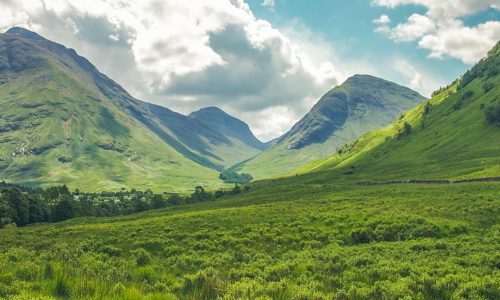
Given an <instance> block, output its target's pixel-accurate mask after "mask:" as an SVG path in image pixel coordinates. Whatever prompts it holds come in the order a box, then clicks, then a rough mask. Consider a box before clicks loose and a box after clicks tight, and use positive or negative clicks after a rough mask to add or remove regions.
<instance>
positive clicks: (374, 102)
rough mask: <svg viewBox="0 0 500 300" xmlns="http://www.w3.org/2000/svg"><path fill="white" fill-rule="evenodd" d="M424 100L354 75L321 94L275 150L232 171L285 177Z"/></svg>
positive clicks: (405, 90)
mask: <svg viewBox="0 0 500 300" xmlns="http://www.w3.org/2000/svg"><path fill="white" fill-rule="evenodd" d="M424 100H425V98H424V97H423V96H421V95H420V94H418V93H417V92H415V91H412V90H410V89H408V88H406V87H403V86H400V85H397V84H395V83H392V82H390V81H387V80H383V79H380V78H377V77H373V76H368V75H355V76H353V77H351V78H349V79H347V80H346V81H345V82H344V83H343V84H342V85H340V86H338V87H335V88H334V89H332V90H331V91H329V92H328V93H326V94H325V95H324V96H323V97H322V98H321V99H320V100H319V101H318V102H317V103H316V105H314V107H313V108H312V109H311V111H310V112H309V113H307V114H306V115H305V116H304V117H303V118H302V119H301V120H300V121H299V122H298V123H296V124H295V125H294V126H293V127H292V129H291V130H290V131H289V132H287V133H286V134H285V135H283V136H282V137H280V138H279V139H278V140H277V141H276V143H275V145H274V146H272V147H270V148H269V149H268V150H266V151H264V152H263V153H261V154H259V155H257V156H256V157H255V158H252V159H250V160H248V161H246V162H243V163H241V164H239V165H236V166H235V167H233V169H234V170H235V171H237V172H244V173H250V174H251V175H252V176H254V177H255V178H267V177H272V176H276V175H279V174H283V173H287V172H289V171H291V170H293V169H295V168H297V167H299V166H301V165H304V164H306V163H308V162H310V161H312V160H318V159H324V158H326V157H328V156H330V155H332V154H333V153H335V151H336V149H337V147H339V146H341V145H344V144H345V143H347V142H350V141H353V140H355V139H356V138H357V137H359V136H360V135H362V134H364V133H366V132H368V131H370V130H373V129H376V128H379V127H381V126H386V125H388V124H390V123H391V122H392V121H394V120H395V119H396V118H397V117H399V116H400V114H401V113H402V112H403V111H405V110H407V109H409V108H411V107H414V106H415V105H417V104H419V103H421V102H422V101H424Z"/></svg>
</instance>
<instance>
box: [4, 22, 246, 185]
mask: <svg viewBox="0 0 500 300" xmlns="http://www.w3.org/2000/svg"><path fill="white" fill-rule="evenodd" d="M0 108H1V109H0V115H1V119H0V178H1V179H2V180H8V181H13V182H20V183H24V184H42V185H43V184H51V183H58V184H62V183H65V184H69V185H72V186H75V187H76V186H78V187H79V188H83V189H92V190H95V189H102V188H106V189H111V188H120V187H138V188H146V187H151V188H159V187H161V188H162V189H168V190H179V189H180V190H186V189H188V188H189V189H191V188H192V187H193V186H195V185H200V184H201V185H211V186H217V185H220V184H221V183H220V181H219V180H218V172H217V171H216V170H214V169H222V168H224V166H225V165H228V164H229V163H232V161H230V162H226V161H225V160H224V158H223V156H222V155H217V153H216V151H215V150H217V149H218V148H224V146H225V147H228V148H230V149H231V148H232V141H231V140H230V139H229V138H227V137H225V136H224V135H223V134H220V133H217V132H215V131H214V130H211V128H210V127H208V126H207V125H206V124H203V123H202V122H198V121H196V120H194V119H192V118H189V117H187V116H183V115H180V114H177V113H174V112H172V111H170V110H168V109H166V108H162V107H159V106H154V105H151V104H147V103H144V102H141V101H138V100H136V99H134V98H132V97H131V96H130V95H129V94H128V93H127V92H126V91H125V90H124V89H123V88H122V87H120V86H119V85H118V84H116V83H115V82H114V81H112V80H111V79H109V78H108V77H106V76H105V75H103V74H102V73H100V72H99V71H98V70H97V69H96V68H95V67H94V66H93V65H92V64H91V63H90V62H89V61H87V60H86V59H85V58H83V57H80V56H78V55H77V54H76V52H75V51H74V50H72V49H67V48H65V47H64V46H62V45H60V44H57V43H54V42H51V41H49V40H46V39H44V38H43V37H41V36H39V35H37V34H36V33H33V32H31V31H28V30H25V29H22V28H13V29H11V30H9V31H8V32H7V33H4V34H2V35H0ZM217 147H218V148H217ZM249 147H250V146H249ZM212 148H214V149H215V150H212ZM249 155H253V153H252V154H249Z"/></svg>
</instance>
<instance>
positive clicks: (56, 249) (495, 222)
mask: <svg viewBox="0 0 500 300" xmlns="http://www.w3.org/2000/svg"><path fill="white" fill-rule="evenodd" d="M291 187H293V188H291ZM499 190H500V183H470V184H453V185H385V186H370V187H363V186H357V185H352V184H350V183H348V182H342V181H337V182H336V183H331V182H330V183H329V184H317V183H307V178H302V177H296V178H290V179H282V180H275V181H264V182H258V183H257V184H256V185H255V184H254V186H253V187H252V189H251V190H250V191H249V192H246V193H244V194H241V195H239V196H228V197H224V198H221V199H220V200H217V201H211V202H205V203H199V204H193V205H186V206H178V207H175V208H167V209H163V210H156V211H149V212H145V213H140V214H135V215H129V216H124V217H114V218H79V219H73V220H70V221H66V222H62V223H57V224H40V225H35V226H30V227H25V228H17V229H16V228H7V229H3V230H0V250H1V254H0V265H1V266H2V268H1V270H0V298H15V297H17V299H29V298H30V297H36V299H40V297H42V296H45V297H46V298H47V299H52V298H68V297H71V298H78V299H175V298H180V299H214V298H217V297H220V298H226V299H240V298H243V299H395V298H405V299H406V298H407V299H462V298H467V299H495V298H496V297H497V296H498V295H500V272H499V262H500V254H499V253H500V235H499V233H500V231H499V230H500V225H499V216H500V202H499V199H498V194H499ZM42 299H43V298H42Z"/></svg>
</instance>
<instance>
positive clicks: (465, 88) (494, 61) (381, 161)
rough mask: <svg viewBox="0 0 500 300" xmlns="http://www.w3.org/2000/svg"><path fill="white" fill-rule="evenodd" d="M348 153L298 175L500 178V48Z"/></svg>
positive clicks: (350, 147) (345, 149)
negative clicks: (313, 173) (308, 173)
mask: <svg viewBox="0 0 500 300" xmlns="http://www.w3.org/2000/svg"><path fill="white" fill-rule="evenodd" d="M342 148H343V151H342V153H341V154H338V155H335V156H332V157H331V158H329V159H327V160H324V161H318V162H315V163H311V164H310V165H308V166H305V167H302V168H301V169H299V170H296V171H294V173H295V172H297V173H303V172H311V171H315V175H314V176H325V178H326V177H328V178H330V179H331V178H332V177H334V176H338V177H345V176H349V177H358V178H359V180H367V179H369V180H372V181H387V180H396V179H398V180H400V179H423V180H425V179H469V178H483V177H499V176H500V42H499V43H498V44H497V45H496V46H495V47H494V48H493V49H492V50H491V51H490V52H489V54H488V56H487V57H486V58H485V59H482V60H481V61H480V62H479V63H478V64H477V65H475V66H474V67H473V68H472V69H471V70H470V71H468V72H466V73H465V75H464V76H463V77H461V78H459V79H457V80H456V81H454V82H453V83H451V84H450V85H449V86H448V87H445V88H443V89H441V90H439V91H437V92H436V93H435V94H434V96H433V97H432V98H431V99H430V100H429V101H428V102H425V103H422V104H421V105H419V106H417V107H416V108H414V109H412V110H410V111H408V112H405V113H404V117H403V118H401V119H400V120H397V121H396V122H394V123H392V124H390V125H389V126H387V127H384V128H380V129H377V130H374V131H372V132H370V133H367V134H365V135H363V136H361V137H360V138H359V139H357V140H356V141H355V142H353V143H350V144H348V145H345V146H344V147H342ZM346 174H348V175H346Z"/></svg>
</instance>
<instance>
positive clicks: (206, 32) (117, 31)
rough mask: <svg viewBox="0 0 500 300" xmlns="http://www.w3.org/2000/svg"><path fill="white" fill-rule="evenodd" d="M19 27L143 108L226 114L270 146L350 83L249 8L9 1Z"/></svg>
mask: <svg viewBox="0 0 500 300" xmlns="http://www.w3.org/2000/svg"><path fill="white" fill-rule="evenodd" d="M264 4H266V5H272V4H274V1H265V2H264ZM12 26H24V27H28V28H30V29H34V30H36V31H37V32H39V33H40V34H42V35H44V36H46V37H47V38H50V39H52V40H55V41H56V42H60V43H63V44H65V45H67V46H68V47H73V48H75V49H77V51H78V52H79V53H80V54H82V55H84V56H86V57H88V58H89V59H90V60H91V61H92V62H93V63H95V64H96V65H97V66H98V67H99V69H101V70H102V71H103V72H104V73H106V74H108V75H109V76H110V77H112V78H113V79H116V80H117V81H118V82H119V83H121V84H123V85H124V87H125V88H126V89H127V90H129V91H131V92H132V93H133V94H135V95H136V96H139V97H140V98H143V100H148V101H153V102H156V103H159V104H162V105H165V106H167V107H169V108H173V109H175V110H180V111H181V112H185V113H187V112H189V111H192V110H195V109H197V108H199V107H202V106H209V105H216V106H220V107H222V108H225V109H227V110H228V111H231V112H236V116H238V117H243V118H244V120H245V121H247V122H249V123H250V125H251V127H252V128H253V129H254V130H255V131H256V132H257V133H259V136H261V137H264V136H265V137H268V136H269V135H268V134H266V133H265V132H267V131H268V129H269V130H270V131H272V132H274V133H277V132H282V131H283V130H286V129H287V128H289V127H290V126H291V125H293V122H294V121H296V119H298V118H299V116H300V115H302V114H304V113H305V112H306V111H307V109H308V107H307V105H305V104H304V103H305V102H304V99H306V98H310V97H319V96H320V95H321V94H322V93H323V92H325V91H327V90H328V89H330V88H331V87H333V86H334V85H336V84H337V83H338V82H339V80H340V77H341V76H340V74H339V72H338V71H337V69H336V68H335V67H334V65H333V64H332V63H331V62H330V61H329V60H328V59H325V60H320V59H318V58H317V57H311V56H309V55H307V54H306V52H304V50H303V49H302V48H301V47H300V43H297V42H296V41H295V40H294V39H290V38H289V37H287V36H285V35H284V34H283V33H282V32H280V31H279V30H277V29H276V28H274V27H273V26H272V25H271V24H270V23H269V22H267V21H265V20H260V19H257V18H256V17H255V16H254V15H253V14H252V12H251V10H250V8H249V6H248V5H247V4H246V3H245V2H244V1H243V0H199V1H177V0H163V1H159V0H146V1H133V0H86V1H80V0H68V1H59V0H26V1H14V0H9V1H5V0H4V1H0V31H5V30H6V29H8V28H9V27H12ZM310 48H314V46H310ZM284 106H286V107H288V110H289V111H290V112H289V113H287V116H289V117H286V118H283V114H285V112H284V111H283V107H284ZM276 107H280V109H277V108H276ZM273 114H276V115H273ZM262 116H265V120H264V119H263V118H262ZM294 118H296V119H294ZM269 120H274V121H272V122H274V123H275V125H270V124H269V122H270V121H269ZM274 128H276V129H274Z"/></svg>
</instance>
